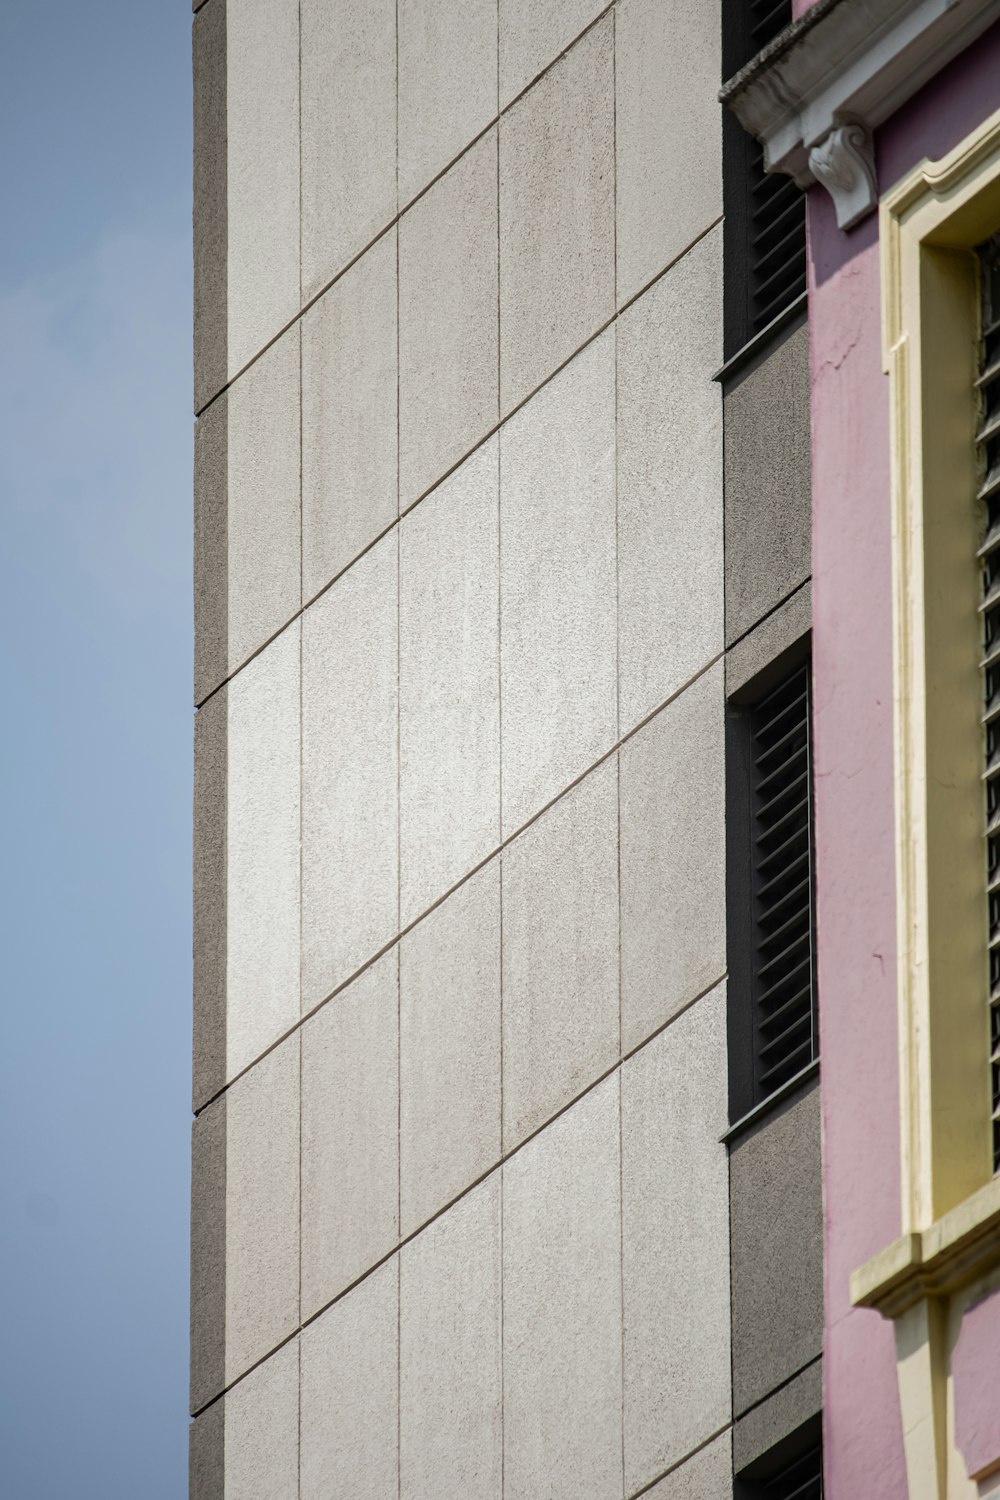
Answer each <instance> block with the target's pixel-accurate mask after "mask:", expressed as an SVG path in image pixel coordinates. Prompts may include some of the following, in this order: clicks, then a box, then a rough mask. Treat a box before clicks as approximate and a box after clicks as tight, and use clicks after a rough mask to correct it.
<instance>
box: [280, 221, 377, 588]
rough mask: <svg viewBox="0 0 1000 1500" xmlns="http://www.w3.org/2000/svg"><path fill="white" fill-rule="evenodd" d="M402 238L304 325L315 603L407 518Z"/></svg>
mask: <svg viewBox="0 0 1000 1500" xmlns="http://www.w3.org/2000/svg"><path fill="white" fill-rule="evenodd" d="M396 385H397V358H396V231H395V230H392V231H390V233H389V234H386V235H383V237H382V239H380V240H379V241H378V243H377V244H375V245H373V246H372V248H371V249H370V250H369V251H368V253H367V255H364V256H362V258H361V260H359V261H358V262H357V264H356V265H354V266H352V267H351V269H350V270H349V271H347V272H346V274H345V275H344V276H342V277H341V278H340V280H339V281H337V282H335V283H334V285H333V286H332V287H331V288H330V290H329V291H328V292H327V293H326V294H325V295H324V296H323V297H321V298H320V300H319V301H318V302H316V303H315V304H314V305H313V306H312V307H311V308H310V309H309V311H308V312H307V313H306V314H305V316H304V318H303V320H302V597H303V600H304V601H307V600H309V599H312V598H313V596H314V595H315V594H316V593H318V591H319V590H320V589H321V588H323V587H324V586H325V585H326V584H328V583H329V582H330V579H331V578H333V576H334V575H335V574H336V573H339V572H340V571H341V569H342V568H345V567H346V566H347V564H348V563H349V562H352V561H353V559H354V558H355V557H357V556H358V554H359V553H360V552H362V551H363V550H364V548H365V547H367V546H368V545H369V543H370V542H373V541H374V540H375V538H376V537H377V536H379V535H380V534H381V533H382V532H383V531H384V530H385V529H386V527H387V526H390V525H391V524H392V522H393V521H394V520H395V519H396V516H397V514H398V512H399V500H398V488H397V475H396V458H397V454H396V400H397V394H396Z"/></svg>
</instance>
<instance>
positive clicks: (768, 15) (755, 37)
mask: <svg viewBox="0 0 1000 1500" xmlns="http://www.w3.org/2000/svg"><path fill="white" fill-rule="evenodd" d="M747 11H748V14H747V40H748V43H749V48H748V52H747V61H749V59H750V58H751V57H756V55H757V53H758V52H760V51H761V50H762V48H764V47H766V46H767V44H768V42H773V41H774V38H775V37H776V36H777V35H778V32H779V31H784V29H785V27H786V26H788V25H789V24H790V22H791V19H792V0H750V4H749V6H748V7H747Z"/></svg>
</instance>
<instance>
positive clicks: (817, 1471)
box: [758, 1447, 823, 1500]
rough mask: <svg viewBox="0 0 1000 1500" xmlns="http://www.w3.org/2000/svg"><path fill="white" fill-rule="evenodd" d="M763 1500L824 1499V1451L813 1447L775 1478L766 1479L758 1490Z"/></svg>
mask: <svg viewBox="0 0 1000 1500" xmlns="http://www.w3.org/2000/svg"><path fill="white" fill-rule="evenodd" d="M758 1493H759V1494H760V1496H761V1500H764V1497H765V1496H766V1500H823V1451H822V1449H821V1448H818V1447H817V1448H811V1449H810V1450H809V1452H808V1453H804V1454H803V1455H802V1457H801V1458H796V1459H794V1460H793V1461H792V1462H791V1463H790V1464H789V1465H788V1466H787V1468H785V1469H782V1471H781V1472H780V1474H775V1475H774V1477H773V1479H766V1480H764V1482H763V1483H762V1484H761V1486H760V1490H759V1492H758Z"/></svg>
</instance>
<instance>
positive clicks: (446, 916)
mask: <svg viewBox="0 0 1000 1500" xmlns="http://www.w3.org/2000/svg"><path fill="white" fill-rule="evenodd" d="M399 984H400V1010H399V1021H400V1038H399V1047H400V1058H399V1090H400V1118H399V1152H400V1161H399V1169H400V1190H399V1201H400V1217H401V1224H400V1228H401V1232H402V1233H403V1234H410V1233H412V1232H413V1230H414V1229H416V1228H417V1227H418V1226H419V1225H420V1224H422V1223H424V1222H425V1220H427V1219H428V1218H430V1216H431V1214H433V1213H436V1212H437V1211H438V1210H439V1209H440V1208H443V1207H444V1205H445V1204H446V1203H448V1202H449V1201H450V1200H451V1199H452V1198H454V1197H456V1196H457V1195H458V1194H459V1193H460V1192H462V1191H463V1190H464V1189H465V1188H466V1187H467V1186H468V1185H469V1183H470V1182H475V1180H476V1179H477V1177H479V1176H481V1175H482V1173H483V1172H485V1171H486V1170H487V1169H488V1168H489V1167H491V1166H492V1165H493V1164H494V1163H495V1162H497V1161H498V1160H499V1159H500V1093H501V1082H500V1079H501V1071H500V865H499V861H497V860H494V861H493V862H492V863H491V864H489V865H487V866H486V867H485V869H483V870H481V871H480V872H479V874H478V875H474V876H473V877H472V879H471V880H469V881H467V882H466V883H465V885H463V886H461V887H460V888H459V889H458V890H457V891H456V892H455V893H454V895H452V896H449V898H448V900H447V901H445V902H444V903H443V905H441V906H439V907H438V908H437V910H436V911H434V912H432V913H431V915H430V916H429V917H427V918H426V920H425V921H423V922H421V923H420V924H419V926H417V927H415V928H414V930H413V931H412V932H411V933H408V934H407V936H406V937H404V938H403V940H402V943H401V944H400V954H399Z"/></svg>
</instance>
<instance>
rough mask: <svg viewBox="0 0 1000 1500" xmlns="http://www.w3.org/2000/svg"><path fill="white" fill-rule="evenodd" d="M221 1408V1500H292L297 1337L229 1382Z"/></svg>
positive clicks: (296, 1487) (296, 1488) (296, 1486)
mask: <svg viewBox="0 0 1000 1500" xmlns="http://www.w3.org/2000/svg"><path fill="white" fill-rule="evenodd" d="M224 1406H225V1426H226V1439H225V1453H226V1490H225V1495H226V1500H298V1496H299V1484H298V1469H299V1347H298V1340H295V1339H293V1340H292V1342H291V1343H289V1344H286V1345H285V1346H284V1348H283V1349H279V1350H278V1351H277V1352H276V1353H275V1354H272V1355H271V1357H270V1359H267V1360H265V1361H264V1363H263V1364H262V1365H259V1366H258V1367H257V1369H256V1370H251V1371H250V1374H249V1375H247V1376H246V1377H245V1379H243V1380H241V1381H240V1382H239V1383H238V1384H237V1385H234V1386H233V1388H232V1390H231V1391H230V1392H229V1393H228V1394H227V1396H226V1397H225V1401H224Z"/></svg>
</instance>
